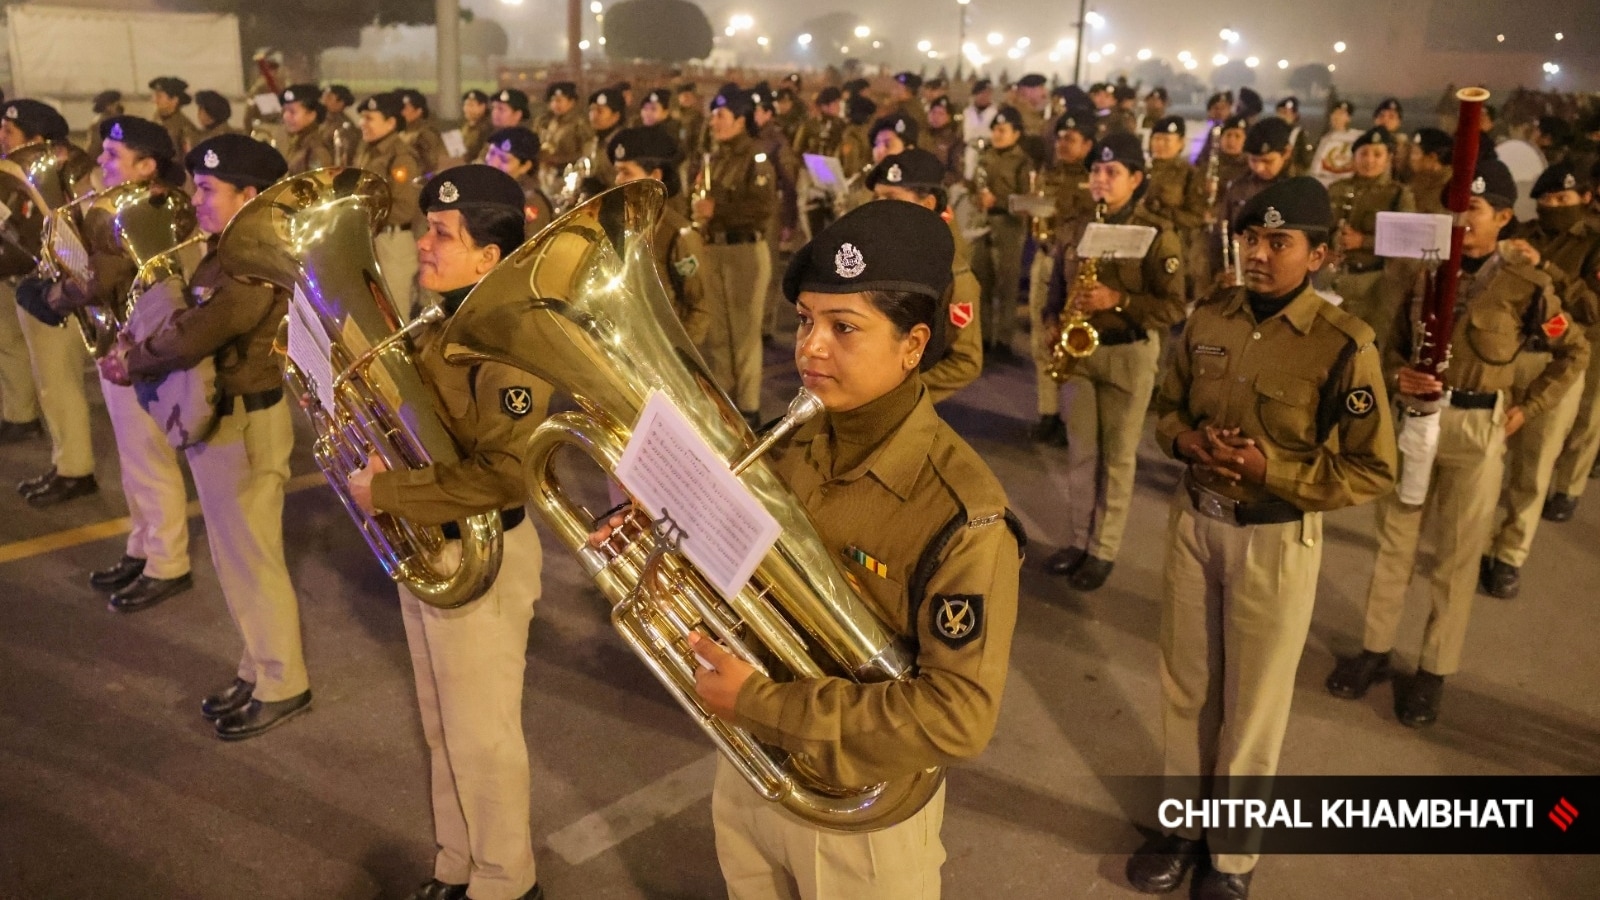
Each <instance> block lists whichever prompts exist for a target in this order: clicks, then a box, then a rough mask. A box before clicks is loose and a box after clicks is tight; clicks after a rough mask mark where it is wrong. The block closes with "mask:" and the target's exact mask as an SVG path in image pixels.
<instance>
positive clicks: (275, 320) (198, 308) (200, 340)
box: [127, 238, 289, 397]
mask: <svg viewBox="0 0 1600 900" xmlns="http://www.w3.org/2000/svg"><path fill="white" fill-rule="evenodd" d="M188 295H189V296H188V300H189V308H188V309H185V310H182V311H180V312H178V313H177V314H176V315H174V316H173V317H172V318H171V319H169V320H168V321H167V324H166V327H164V328H162V329H161V330H160V331H157V332H156V333H155V334H152V335H150V336H149V337H147V338H145V339H144V340H143V341H142V342H140V343H138V344H136V345H134V346H133V348H132V349H130V350H129V351H128V356H127V365H128V374H129V375H132V376H133V377H134V378H142V379H155V378H159V377H160V376H162V375H165V374H167V373H168V372H174V371H178V370H181V369H192V368H194V367H195V366H197V365H199V364H200V363H201V361H203V360H204V359H206V358H207V357H213V358H214V359H215V361H216V366H217V387H218V388H220V389H221V391H222V393H223V394H225V395H227V396H229V397H242V396H244V395H246V394H258V393H261V392H263V391H270V390H273V389H274V388H280V387H282V385H283V358H282V357H281V356H279V355H278V354H276V353H274V352H273V350H272V342H273V340H274V339H275V338H276V337H277V336H278V324H279V323H280V322H282V321H283V317H284V316H285V315H286V314H288V311H289V299H288V294H287V293H285V292H284V291H280V290H278V289H277V288H274V287H271V286H268V285H264V284H251V283H246V282H243V281H238V280H236V279H234V278H230V277H228V274H227V273H226V272H224V271H223V270H222V261H221V260H220V259H218V257H217V254H216V240H215V239H214V238H213V239H212V242H211V246H210V248H209V252H207V253H206V257H205V259H203V260H201V261H200V267H199V268H198V269H196V270H195V273H194V277H193V278H191V279H190V280H189V290H188Z"/></svg>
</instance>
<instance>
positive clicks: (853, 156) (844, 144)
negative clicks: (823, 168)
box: [839, 125, 872, 178]
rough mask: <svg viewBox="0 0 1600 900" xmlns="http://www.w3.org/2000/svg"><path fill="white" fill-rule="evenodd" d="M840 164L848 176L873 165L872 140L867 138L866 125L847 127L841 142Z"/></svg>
mask: <svg viewBox="0 0 1600 900" xmlns="http://www.w3.org/2000/svg"><path fill="white" fill-rule="evenodd" d="M839 165H840V166H841V167H843V168H844V175H845V177H846V178H849V177H850V176H852V175H859V174H861V172H862V170H864V169H869V168H871V167H872V141H870V140H868V139H867V126H866V125H850V126H847V127H846V128H845V130H844V137H843V138H841V139H840V142H839Z"/></svg>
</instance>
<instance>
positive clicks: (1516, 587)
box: [1483, 559, 1522, 600]
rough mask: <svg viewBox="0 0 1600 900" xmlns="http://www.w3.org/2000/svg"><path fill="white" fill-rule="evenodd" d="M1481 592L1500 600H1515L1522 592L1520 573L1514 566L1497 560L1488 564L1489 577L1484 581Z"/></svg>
mask: <svg viewBox="0 0 1600 900" xmlns="http://www.w3.org/2000/svg"><path fill="white" fill-rule="evenodd" d="M1483 592H1484V593H1486V594H1488V595H1489V596H1491V597H1499V598H1500V599H1501V600H1515V599H1517V594H1519V593H1521V592H1522V573H1521V572H1520V571H1519V570H1518V569H1517V567H1516V566H1513V565H1512V564H1510V563H1508V562H1501V561H1500V560H1498V559H1497V560H1495V561H1493V562H1491V563H1489V577H1488V578H1487V579H1485V580H1484V585H1483Z"/></svg>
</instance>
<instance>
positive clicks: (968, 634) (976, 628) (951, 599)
mask: <svg viewBox="0 0 1600 900" xmlns="http://www.w3.org/2000/svg"><path fill="white" fill-rule="evenodd" d="M930 606H931V608H932V610H933V623H932V624H933V633H934V635H935V636H937V637H938V638H939V640H941V641H943V642H944V643H945V644H947V645H949V646H950V647H951V648H952V649H956V650H959V649H961V648H962V647H965V646H966V645H968V644H970V643H972V642H973V641H975V640H977V639H978V636H979V635H981V634H983V595H982V594H936V595H934V598H933V603H932V604H930Z"/></svg>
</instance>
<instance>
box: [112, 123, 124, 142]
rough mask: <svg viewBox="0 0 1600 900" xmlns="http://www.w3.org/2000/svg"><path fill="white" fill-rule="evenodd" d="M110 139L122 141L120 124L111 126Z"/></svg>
mask: <svg viewBox="0 0 1600 900" xmlns="http://www.w3.org/2000/svg"><path fill="white" fill-rule="evenodd" d="M111 139H112V140H113V141H120V140H122V123H121V122H118V123H117V124H115V125H112V126H111Z"/></svg>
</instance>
